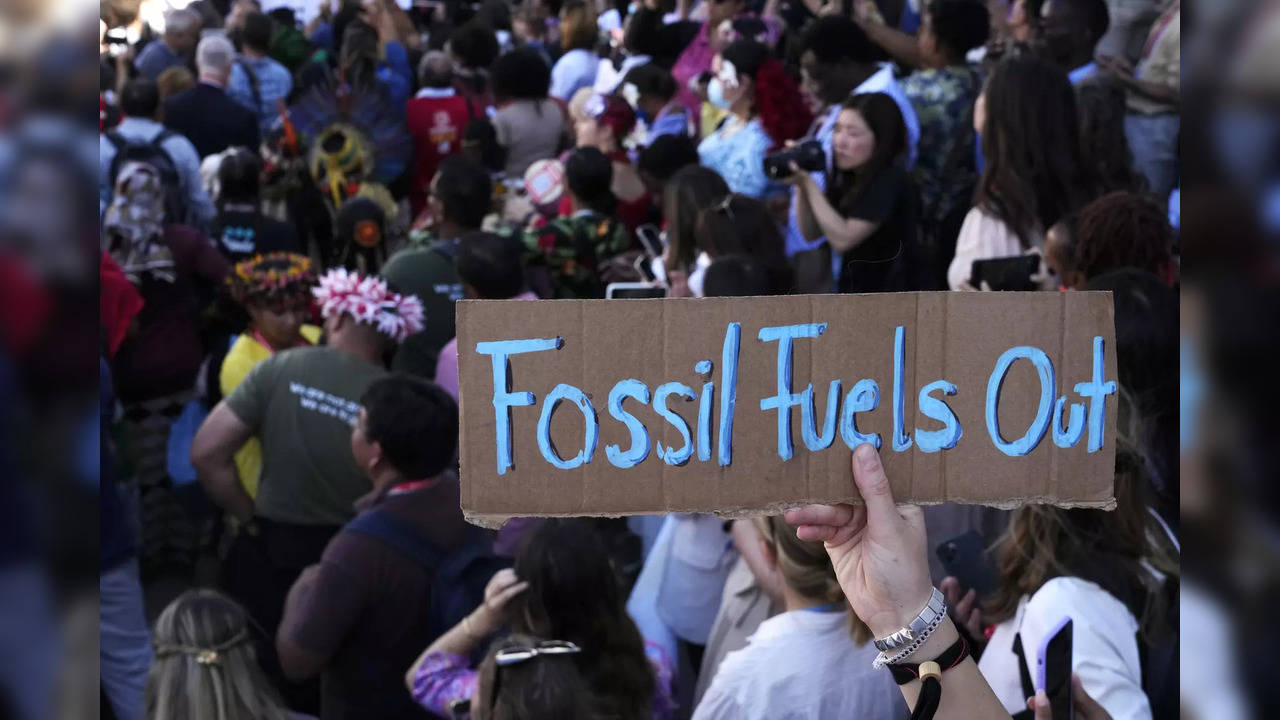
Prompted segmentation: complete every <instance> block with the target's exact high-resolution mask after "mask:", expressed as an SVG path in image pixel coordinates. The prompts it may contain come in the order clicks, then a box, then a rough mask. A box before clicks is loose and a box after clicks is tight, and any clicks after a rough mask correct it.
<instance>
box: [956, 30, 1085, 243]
mask: <svg viewBox="0 0 1280 720" xmlns="http://www.w3.org/2000/svg"><path fill="white" fill-rule="evenodd" d="M983 96H985V98H986V122H985V123H984V126H983V128H982V154H983V156H984V157H985V159H986V163H987V164H986V167H985V168H984V169H983V172H982V177H981V178H979V180H978V186H977V189H976V192H975V195H974V205H976V206H978V207H981V208H983V209H984V210H986V211H988V212H990V213H991V214H992V215H995V216H996V217H997V218H999V219H1000V220H1002V221H1003V222H1004V223H1005V224H1006V225H1008V226H1009V229H1010V230H1012V231H1013V232H1014V233H1015V234H1016V235H1017V236H1018V240H1019V242H1020V243H1021V244H1022V247H1023V248H1028V247H1030V246H1031V244H1032V238H1033V237H1034V236H1036V235H1038V234H1040V233H1041V232H1044V231H1045V230H1046V229H1048V228H1050V227H1052V226H1053V224H1054V223H1056V222H1058V220H1059V219H1061V218H1062V217H1063V216H1064V215H1066V214H1067V213H1069V212H1071V211H1072V210H1075V209H1077V208H1079V207H1081V206H1083V205H1084V204H1085V203H1086V202H1088V201H1089V200H1090V199H1092V198H1093V197H1094V196H1095V195H1096V191H1097V182H1096V180H1095V179H1094V177H1093V175H1092V173H1090V172H1089V170H1088V167H1087V166H1086V165H1085V162H1084V160H1083V159H1082V158H1081V156H1080V130H1079V124H1078V120H1077V117H1076V99H1075V91H1074V90H1073V89H1072V87H1071V83H1070V82H1069V81H1068V80H1067V74H1066V72H1064V71H1063V70H1062V69H1061V68H1059V67H1057V66H1056V65H1053V64H1051V63H1049V62H1048V61H1046V60H1042V59H1040V58H1037V57H1034V56H1027V55H1022V56H1016V57H1009V58H1006V59H1004V60H1002V61H1001V62H1000V64H999V65H997V66H996V69H995V72H993V73H992V74H991V77H990V79H989V80H988V81H987V86H986V88H985V89H984V90H983Z"/></svg>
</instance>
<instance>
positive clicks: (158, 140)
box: [150, 128, 178, 162]
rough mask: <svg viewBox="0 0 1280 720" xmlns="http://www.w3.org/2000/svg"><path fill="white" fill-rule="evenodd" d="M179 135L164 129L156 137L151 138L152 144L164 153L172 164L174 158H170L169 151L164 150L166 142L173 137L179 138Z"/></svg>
mask: <svg viewBox="0 0 1280 720" xmlns="http://www.w3.org/2000/svg"><path fill="white" fill-rule="evenodd" d="M177 135H178V133H176V132H174V131H172V130H170V129H169V128H164V129H163V130H161V131H160V132H159V133H158V134H157V135H156V136H155V137H153V138H151V143H150V144H151V145H152V146H153V147H155V148H156V149H157V150H159V151H160V152H162V153H164V156H165V157H167V158H169V161H170V162H173V158H172V157H170V156H169V151H168V150H165V149H164V142H165V140H168V139H169V138H171V137H177Z"/></svg>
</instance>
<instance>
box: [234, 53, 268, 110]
mask: <svg viewBox="0 0 1280 720" xmlns="http://www.w3.org/2000/svg"><path fill="white" fill-rule="evenodd" d="M236 64H237V65H239V66H240V69H241V70H243V71H244V75H245V77H246V78H248V80H249V92H251V93H253V105H254V107H253V114H254V115H257V114H258V113H260V112H262V91H261V90H260V89H259V87H258V74H257V73H255V72H254V71H253V68H251V67H249V63H248V62H246V61H245V59H244V58H242V57H238V58H236Z"/></svg>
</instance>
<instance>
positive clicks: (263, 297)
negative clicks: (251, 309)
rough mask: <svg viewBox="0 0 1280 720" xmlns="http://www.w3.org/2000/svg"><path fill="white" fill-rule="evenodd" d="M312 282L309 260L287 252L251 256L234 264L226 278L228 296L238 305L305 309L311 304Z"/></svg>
mask: <svg viewBox="0 0 1280 720" xmlns="http://www.w3.org/2000/svg"><path fill="white" fill-rule="evenodd" d="M315 283H316V274H315V272H314V271H312V269H311V259H310V258H308V257H307V256H305V255H296V254H294V253H287V252H275V253H268V254H266V255H255V256H254V257H253V258H251V259H249V260H245V261H243V262H240V263H237V264H236V266H235V269H234V270H233V271H232V273H231V274H230V275H228V276H227V285H228V286H229V287H230V290H231V297H232V298H233V299H234V300H235V301H236V302H238V303H240V304H241V305H248V304H250V303H259V304H266V305H268V306H275V307H304V308H305V307H306V306H307V305H309V304H310V303H311V286H312V285H315Z"/></svg>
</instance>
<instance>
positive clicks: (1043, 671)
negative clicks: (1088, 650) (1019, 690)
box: [1036, 617, 1074, 720]
mask: <svg viewBox="0 0 1280 720" xmlns="http://www.w3.org/2000/svg"><path fill="white" fill-rule="evenodd" d="M1036 689H1037V690H1044V693H1045V694H1046V695H1048V696H1049V707H1050V708H1051V709H1052V711H1053V720H1070V719H1071V716H1072V715H1071V714H1072V712H1074V709H1073V708H1072V706H1071V618H1069V617H1065V618H1063V619H1062V622H1060V623H1058V624H1057V626H1055V627H1054V628H1053V630H1052V631H1050V632H1049V634H1048V635H1046V636H1045V638H1044V642H1042V643H1041V644H1040V654H1039V655H1037V656H1036Z"/></svg>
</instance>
